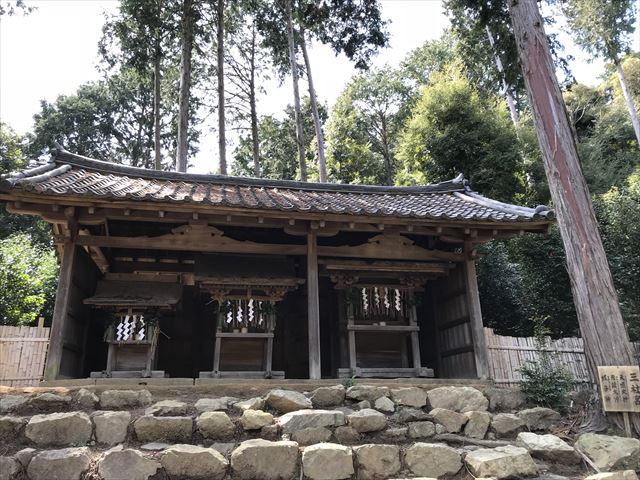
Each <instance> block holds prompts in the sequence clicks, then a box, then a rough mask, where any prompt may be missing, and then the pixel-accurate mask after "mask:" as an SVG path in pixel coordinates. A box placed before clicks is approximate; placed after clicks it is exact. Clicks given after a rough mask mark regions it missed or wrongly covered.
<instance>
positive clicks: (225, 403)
mask: <svg viewBox="0 0 640 480" xmlns="http://www.w3.org/2000/svg"><path fill="white" fill-rule="evenodd" d="M236 403H238V399H237V398H235V397H219V398H201V399H200V400H198V401H197V402H196V404H195V407H196V411H197V412H198V413H204V412H219V411H226V410H229V409H230V408H231V407H232V406H233V405H235V404H236Z"/></svg>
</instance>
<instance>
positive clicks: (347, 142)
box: [327, 68, 409, 185]
mask: <svg viewBox="0 0 640 480" xmlns="http://www.w3.org/2000/svg"><path fill="white" fill-rule="evenodd" d="M408 99H409V90H408V88H407V87H406V86H405V84H404V83H403V82H402V79H401V77H400V75H399V74H398V72H394V71H392V70H391V69H389V68H384V69H379V70H372V71H370V72H367V73H366V74H360V75H358V76H356V77H354V78H353V79H352V80H351V83H349V85H348V86H347V88H346V89H345V91H344V92H343V93H342V94H341V95H340V97H339V98H338V99H337V100H336V103H335V105H334V107H333V109H332V111H331V117H330V120H329V123H328V125H327V147H328V148H327V168H328V169H329V176H330V178H333V179H335V180H338V181H341V182H345V183H374V184H387V185H392V184H393V179H394V174H395V171H396V170H397V166H396V154H395V151H396V145H397V141H398V136H399V133H400V130H401V128H402V125H403V123H404V120H405V119H406V117H407V115H408Z"/></svg>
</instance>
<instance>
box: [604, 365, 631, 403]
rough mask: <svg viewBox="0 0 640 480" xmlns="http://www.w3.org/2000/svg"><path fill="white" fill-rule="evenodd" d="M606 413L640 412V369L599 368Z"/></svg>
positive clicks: (628, 367) (629, 367) (625, 367)
mask: <svg viewBox="0 0 640 480" xmlns="http://www.w3.org/2000/svg"><path fill="white" fill-rule="evenodd" d="M598 382H599V383H600V392H601V394H602V407H603V410H604V411H605V412H640V367H639V366H637V365H636V366H619V367H618V366H616V367H598Z"/></svg>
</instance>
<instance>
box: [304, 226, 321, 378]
mask: <svg viewBox="0 0 640 480" xmlns="http://www.w3.org/2000/svg"><path fill="white" fill-rule="evenodd" d="M318 290H319V286H318V244H317V238H316V234H315V232H309V233H308V234H307V317H308V318H307V320H308V324H309V378H310V379H311V380H319V379H320V378H322V369H321V358H320V296H319V292H318Z"/></svg>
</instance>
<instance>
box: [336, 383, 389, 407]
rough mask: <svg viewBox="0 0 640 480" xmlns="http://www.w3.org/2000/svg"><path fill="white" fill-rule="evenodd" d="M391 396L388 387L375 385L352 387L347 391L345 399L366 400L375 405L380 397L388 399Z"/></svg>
mask: <svg viewBox="0 0 640 480" xmlns="http://www.w3.org/2000/svg"><path fill="white" fill-rule="evenodd" d="M390 394H391V392H390V391H389V387H380V386H377V385H354V386H352V387H349V388H348V389H347V398H349V399H351V400H358V401H362V400H367V401H369V402H371V403H375V401H376V400H377V399H379V398H380V397H388V396H389V395H390Z"/></svg>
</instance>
